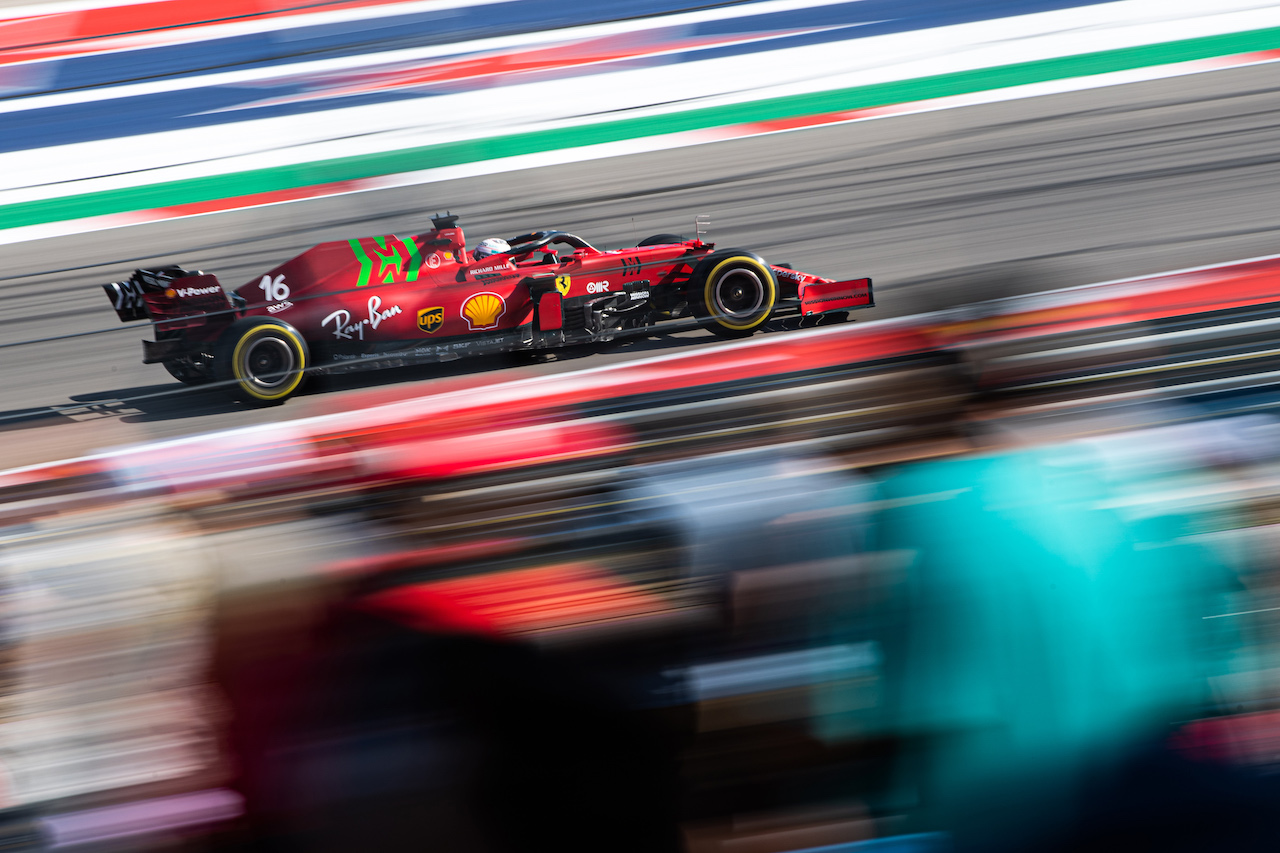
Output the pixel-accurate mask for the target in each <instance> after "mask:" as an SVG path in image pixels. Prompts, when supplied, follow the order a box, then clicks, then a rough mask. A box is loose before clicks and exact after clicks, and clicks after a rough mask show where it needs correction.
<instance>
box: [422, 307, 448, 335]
mask: <svg viewBox="0 0 1280 853" xmlns="http://www.w3.org/2000/svg"><path fill="white" fill-rule="evenodd" d="M443 325H444V308H443V307H439V308H422V309H419V311H418V328H419V329H421V330H422V331H424V332H426V333H427V334H428V335H434V334H435V333H436V332H438V331H440V327H441V326H443Z"/></svg>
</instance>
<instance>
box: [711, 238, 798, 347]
mask: <svg viewBox="0 0 1280 853" xmlns="http://www.w3.org/2000/svg"><path fill="white" fill-rule="evenodd" d="M694 281H695V288H694V292H693V295H694V296H695V298H696V300H697V301H696V303H695V304H696V305H697V309H696V310H697V315H698V316H699V317H700V318H702V320H703V326H704V327H705V328H707V329H709V330H711V332H712V333H714V334H716V335H719V336H720V337H722V338H745V337H750V336H751V335H752V334H754V333H755V331H756V330H757V329H759V328H760V327H761V326H763V325H764V324H765V323H766V322H768V320H769V317H770V316H771V315H772V314H773V309H774V307H775V306H776V305H777V304H778V282H777V280H776V279H775V278H774V277H773V272H772V270H770V269H769V265H768V264H766V263H765V262H764V261H762V260H761V259H760V258H758V257H755V256H754V255H750V254H746V253H740V252H737V251H731V252H726V253H724V254H722V255H715V256H712V257H710V258H708V259H707V260H706V261H704V262H703V263H702V264H701V265H700V266H699V269H698V274H697V275H696V276H695V279H694Z"/></svg>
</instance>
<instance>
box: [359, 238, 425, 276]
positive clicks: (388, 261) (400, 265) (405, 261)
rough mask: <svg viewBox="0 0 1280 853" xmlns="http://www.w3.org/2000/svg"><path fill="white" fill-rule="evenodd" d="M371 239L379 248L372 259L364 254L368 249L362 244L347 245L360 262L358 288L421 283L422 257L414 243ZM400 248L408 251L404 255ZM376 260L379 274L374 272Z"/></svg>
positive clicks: (398, 239)
mask: <svg viewBox="0 0 1280 853" xmlns="http://www.w3.org/2000/svg"><path fill="white" fill-rule="evenodd" d="M372 239H373V242H375V243H377V244H378V248H377V249H375V250H374V252H373V255H372V257H370V254H369V252H367V251H365V247H364V246H363V245H362V244H361V243H360V241H359V240H348V241H347V245H348V246H350V247H351V251H352V252H354V253H355V256H356V260H357V261H359V262H360V276H359V278H357V279H356V287H364V286H365V285H366V284H368V283H369V282H370V281H377V282H378V283H380V284H395V283H396V282H397V281H417V280H418V272H419V270H420V269H421V268H422V256H421V255H420V254H418V247H417V245H416V244H415V243H414V242H413V240H412V239H410V240H401V239H400V238H399V237H374V238H372ZM397 244H399V245H397ZM399 246H404V247H405V249H406V250H407V251H406V252H401V251H400V248H399ZM406 255H407V256H406ZM375 258H376V259H377V262H378V270H377V272H376V273H375V272H374V269H373V263H374V259H375Z"/></svg>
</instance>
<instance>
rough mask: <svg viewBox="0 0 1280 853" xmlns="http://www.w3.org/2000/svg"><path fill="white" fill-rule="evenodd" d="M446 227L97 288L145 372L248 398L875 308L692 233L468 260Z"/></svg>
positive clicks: (459, 236)
mask: <svg viewBox="0 0 1280 853" xmlns="http://www.w3.org/2000/svg"><path fill="white" fill-rule="evenodd" d="M457 218H458V217H456V216H449V215H446V216H436V217H434V218H433V219H432V225H433V228H432V229H431V230H430V231H427V232H426V233H424V234H418V235H415V236H412V237H395V236H391V235H384V236H380V237H364V238H360V239H353V240H343V241H335V242H331V243H321V244H320V245H318V246H316V247H314V248H312V249H308V250H307V251H305V252H303V253H302V254H301V255H298V256H297V257H296V258H293V259H292V260H290V261H286V262H285V263H283V264H281V265H280V266H278V267H276V268H275V269H273V270H271V271H270V272H268V273H266V274H265V275H263V276H262V277H261V278H257V279H254V280H253V281H250V282H249V283H248V284H245V285H244V286H242V287H240V288H238V289H236V290H234V291H231V292H229V293H228V292H227V291H226V290H225V289H224V288H223V286H222V285H221V284H220V283H219V282H218V279H217V277H216V276H213V275H209V274H207V273H203V272H200V271H198V270H194V271H193V270H186V269H183V268H182V267H178V266H165V267H158V268H151V269H140V270H136V271H135V272H134V273H133V275H132V276H131V277H130V278H129V279H128V280H126V281H122V282H115V283H113V284H107V285H103V287H104V289H105V290H106V292H107V296H108V297H109V298H110V299H111V302H112V305H113V306H114V307H115V310H116V314H117V315H119V317H120V319H121V320H122V321H125V322H129V321H134V320H149V321H150V322H151V323H152V324H153V326H154V328H155V338H156V339H155V340H154V341H143V359H142V360H143V362H144V363H146V364H156V363H158V364H162V365H164V366H165V368H167V369H168V371H169V373H170V374H172V375H173V376H174V377H175V378H176V379H178V380H180V381H182V382H184V383H187V384H191V385H197V384H204V383H210V382H217V383H220V384H223V385H225V386H226V387H228V388H229V389H231V390H233V391H234V392H235V393H236V394H237V395H238V396H240V397H241V398H242V399H244V400H245V401H247V402H250V403H255V404H272V403H281V402H284V400H286V399H288V398H289V397H290V396H291V395H292V394H294V393H295V392H296V391H297V390H298V389H299V387H300V386H301V385H302V383H303V381H304V378H305V377H306V376H307V375H308V374H312V373H334V372H340V371H347V370H353V369H359V368H369V367H385V366H400V365H405V364H417V363H424V362H439V361H452V360H455V359H458V358H462V357H464V356H471V355H483V354H489V353H496V352H514V351H521V350H532V351H537V350H549V349H554V348H556V347H563V346H570V345H574V344H580V343H587V342H593V341H607V340H611V339H613V338H616V337H618V336H620V335H624V334H633V333H638V334H643V333H644V330H647V329H654V330H659V329H662V328H663V327H664V326H665V327H668V328H671V327H674V326H678V325H680V321H681V320H683V321H684V322H685V323H694V324H700V325H702V326H705V327H706V328H708V329H710V330H711V331H712V332H714V333H715V334H717V335H719V336H721V337H725V338H738V337H745V336H748V335H751V334H752V333H753V332H755V331H757V330H758V329H760V328H761V327H762V326H764V325H765V323H767V322H769V321H770V320H772V319H775V318H777V319H780V320H781V319H783V318H788V317H790V318H795V325H803V324H807V323H819V322H823V321H836V320H839V319H843V318H844V317H846V316H847V314H846V313H845V312H847V311H848V310H850V309H853V308H864V307H869V306H871V305H873V304H874V300H873V296H872V290H871V280H870V279H867V278H863V279H856V280H849V281H833V280H831V279H827V278H822V277H820V276H816V275H810V274H808V273H803V272H799V271H796V270H792V269H790V268H788V267H786V266H781V265H773V264H769V263H766V262H765V261H764V260H763V259H762V258H761V257H760V256H759V255H757V254H755V253H754V252H750V251H746V250H743V249H717V248H716V247H715V244H714V243H707V242H703V241H702V239H701V236H700V235H699V236H698V237H696V238H695V239H693V240H683V239H681V238H680V237H678V236H675V235H672V234H658V235H655V236H653V237H650V238H648V239H646V240H644V241H642V242H641V243H640V244H639V245H637V246H635V247H634V248H628V249H616V250H612V251H601V250H599V249H596V248H595V247H593V246H592V245H591V244H589V243H588V242H587V241H585V240H583V239H581V238H580V237H575V236H574V235H572V234H568V233H565V232H563V231H535V232H533V233H530V234H524V235H521V236H519V237H516V238H515V239H514V240H511V241H507V242H504V241H501V240H498V241H490V240H486V241H484V242H485V243H486V244H489V243H494V242H496V243H497V244H498V245H499V246H505V250H504V251H499V252H498V253H497V254H490V255H487V256H485V257H475V256H474V255H475V254H479V253H478V252H476V253H474V254H473V253H472V252H468V251H467V244H466V240H465V238H464V236H463V233H462V229H461V228H460V227H458V224H457ZM673 321H675V322H673Z"/></svg>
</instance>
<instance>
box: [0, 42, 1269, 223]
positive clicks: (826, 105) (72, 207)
mask: <svg viewBox="0 0 1280 853" xmlns="http://www.w3.org/2000/svg"><path fill="white" fill-rule="evenodd" d="M1278 47H1280V27H1273V28H1270V29H1265V30H1251V31H1248V32H1243V33H1228V34H1226V35H1217V36H1206V37H1203V38H1195V39H1186V40H1184V41H1175V42H1164V43H1161V44H1154V45H1143V46H1139V47H1127V48H1119V49H1116V50H1109V51H1104V52H1101V53H1088V54H1080V55H1077V56H1068V57H1062V58H1055V59H1043V60H1038V61H1035V62H1024V63H1019V64H1016V65H1004V66H998V67H995V68H984V69H977V70H973V71H960V72H955V73H951V74H939V75H935V76H932V77H920V78H916V79H911V80H901V81H895V82H890V83H878V84H875V85H871V86H857V87H853V88H848V89H838V90H834V91H829V92H815V93H812V94H806V95H793V96H789V97H783V98H770V99H767V100H759V101H750V102H747V103H742V104H732V105H727V106H718V107H703V108H699V109H690V110H685V111H682V112H674V113H669V114H666V115H660V116H652V117H645V118H630V119H619V120H617V121H608V122H600V123H597V124H589V125H583V126H579V127H572V128H561V129H555V130H536V131H529V132H526V133H518V134H512V135H509V136H496V137H489V138H485V139H475V140H466V141H462V142H450V143H444V144H439V145H429V146H424V147H419V148H408V149H403V150H399V151H389V152H385V153H379V154H364V155H356V156H352V157H342V158H338V159H334V160H323V161H318V162H313V163H300V164H297V165H293V166H282V167H274V168H270V169H258V170H253V171H247V172H238V173H232V174H225V175H211V176H209V177H204V178H190V179H186V180H181V181H171V182H168V183H160V184H150V185H146V186H140V187H129V188H125V189H118V190H106V191H103V192H95V193H86V194H83V195H75V196H64V197H62V198H53V199H44V200H40V201H30V202H20V203H17V204H11V205H7V206H4V207H0V229H4V228H17V227H20V226H24V225H39V224H43V223H46V222H61V221H64V220H68V219H79V218H82V217H87V216H101V215H104V214H111V213H125V212H128V211H136V210H150V209H152V208H157V207H174V206H177V205H182V204H191V203H196V202H204V201H214V200H219V199H227V198H236V197H238V196H244V195H252V194H255V193H266V192H275V191H279V190H286V189H296V188H299V187H309V186H315V185H317V184H327V183H333V182H337V181H349V180H358V179H361V178H371V177H377V176H380V175H393V174H398V173H401V172H413V171H418V170H421V169H433V168H438V167H442V166H455V165H459V164H463V163H475V162H480V161H484V160H494V159H498V158H501V157H511V156H515V155H520V154H535V153H540V152H544V151H557V150H561V149H566V148H577V147H580V146H585V145H596V144H599V143H605V142H617V141H621V140H627V139H636V138H642V137H647V136H658V135H662V134H668V133H677V132H681V131H690V130H703V129H706V128H712V127H723V126H726V125H734V124H742V123H745V122H759V121H771V120H777V119H786V118H796V117H800V116H809V115H820V114H823V113H832V112H842V111H845V110H856V109H866V108H868V107H879V106H889V105H893V104H902V103H909V102H911V101H923V100H929V99H931V98H941V97H947V96H950V95H965V94H970V93H973V92H982V91H990V90H993V89H1003V88H1007V87H1010V86H1023V85H1027V84H1030V83H1042V82H1045V81H1049V80H1063V79H1068V78H1072V77H1087V76H1091V75H1095V74H1106V73H1110V72H1115V71H1128V70H1131V69H1134V68H1146V67H1151V66H1156V65H1167V64H1171V63H1176V62H1189V61H1193V60H1197V59H1208V58H1211V57H1216V56H1230V55H1233V54H1240V53H1252V52H1255V51H1263V50H1272V49H1275V48H1278Z"/></svg>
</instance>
